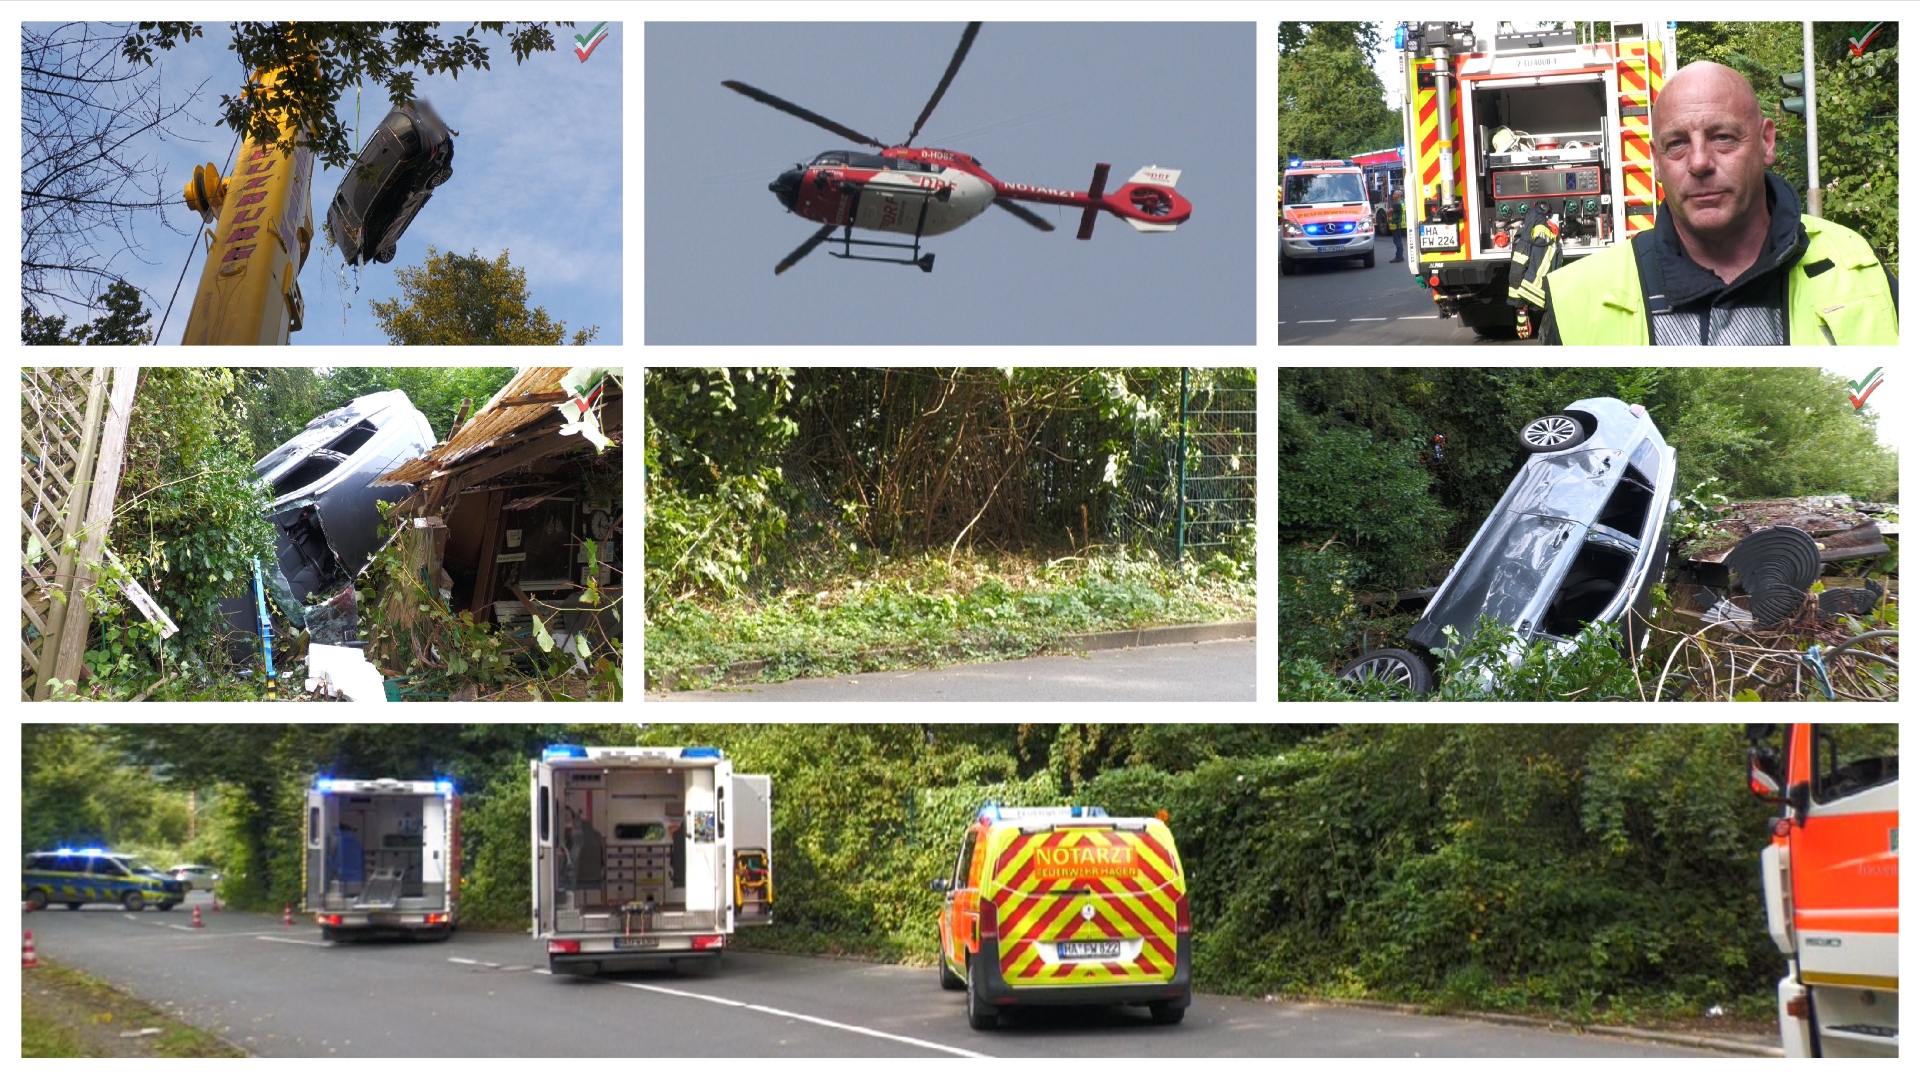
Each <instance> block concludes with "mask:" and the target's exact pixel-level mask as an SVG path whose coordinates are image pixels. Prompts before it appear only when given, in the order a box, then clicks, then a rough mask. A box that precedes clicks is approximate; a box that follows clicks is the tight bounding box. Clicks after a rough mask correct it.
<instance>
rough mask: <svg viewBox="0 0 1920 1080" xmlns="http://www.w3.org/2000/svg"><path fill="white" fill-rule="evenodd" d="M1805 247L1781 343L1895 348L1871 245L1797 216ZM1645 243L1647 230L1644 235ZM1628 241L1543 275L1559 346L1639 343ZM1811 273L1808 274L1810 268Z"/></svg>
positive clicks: (1640, 313)
mask: <svg viewBox="0 0 1920 1080" xmlns="http://www.w3.org/2000/svg"><path fill="white" fill-rule="evenodd" d="M1800 222H1801V225H1802V226H1803V227H1804V228H1805V229H1806V230H1807V250H1806V252H1805V254H1803V255H1801V257H1800V261H1799V262H1797V263H1795V264H1794V265H1793V267H1792V268H1791V269H1789V270H1788V271H1787V289H1786V292H1787V340H1788V342H1790V343H1791V344H1794V345H1898V344H1899V343H1900V314H1899V311H1898V310H1897V309H1896V308H1895V306H1894V300H1893V290H1892V288H1891V287H1890V286H1889V285H1888V282H1887V273H1886V270H1885V269H1884V268H1882V267H1881V265H1880V260H1879V259H1878V258H1876V257H1875V256H1874V254H1873V248H1872V247H1871V246H1870V245H1869V244H1868V243H1867V241H1866V240H1865V239H1864V238H1863V237H1862V236H1861V235H1860V234H1859V233H1856V232H1854V231H1853V230H1852V229H1849V228H1847V227H1846V226H1844V225H1836V224H1834V223H1833V222H1831V221H1825V220H1823V219H1821V218H1817V217H1811V216H1805V215H1803V216H1802V217H1801V218H1800ZM1642 236H1645V237H1647V238H1648V239H1647V241H1643V242H1650V241H1651V238H1652V234H1651V233H1643V234H1642ZM1633 248H1634V245H1633V244H1615V245H1613V246H1612V247H1610V248H1608V249H1607V250H1605V251H1602V252H1599V253H1597V254H1593V255H1589V256H1587V257H1586V258H1584V259H1581V260H1579V261H1578V262H1573V263H1569V264H1567V265H1566V266H1564V267H1562V268H1560V269H1559V270H1555V271H1554V272H1553V273H1552V274H1551V275H1550V276H1549V277H1548V279H1547V290H1548V294H1549V296H1550V298H1551V301H1552V304H1551V307H1552V313H1553V320H1554V325H1555V327H1556V328H1557V332H1558V334H1559V337H1560V342H1561V344H1563V345H1645V344H1648V343H1649V341H1650V340H1651V338H1650V337H1649V334H1648V326H1647V301H1646V296H1645V293H1644V291H1643V290H1642V289H1641V284H1640V267H1639V263H1638V260H1636V259H1635V258H1634V251H1633ZM1810 270H1811V271H1812V272H1811V273H1809V271H1810Z"/></svg>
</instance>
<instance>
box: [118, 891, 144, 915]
mask: <svg viewBox="0 0 1920 1080" xmlns="http://www.w3.org/2000/svg"><path fill="white" fill-rule="evenodd" d="M120 906H121V907H123V908H126V909H127V910H128V911H139V910H140V909H141V908H143V907H146V906H147V899H146V897H144V896H141V895H140V894H139V893H137V892H129V893H125V894H123V895H122V896H121V897H120Z"/></svg>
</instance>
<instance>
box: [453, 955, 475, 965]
mask: <svg viewBox="0 0 1920 1080" xmlns="http://www.w3.org/2000/svg"><path fill="white" fill-rule="evenodd" d="M479 962H480V961H478V960H469V959H467V958H466V957H464V956H449V957H447V963H449V964H478V963H479Z"/></svg>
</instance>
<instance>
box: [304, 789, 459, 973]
mask: <svg viewBox="0 0 1920 1080" xmlns="http://www.w3.org/2000/svg"><path fill="white" fill-rule="evenodd" d="M301 876H302V877H303V878H304V881H303V882H302V886H303V887H302V890H301V891H302V893H303V894H304V895H305V896H306V910H307V912H308V913H309V914H311V915H312V916H313V918H314V921H315V922H316V923H318V924H319V926H320V933H321V936H322V937H325V938H326V939H327V940H329V941H347V940H353V939H356V938H365V937H373V936H378V935H384V934H398V935H406V936H411V937H418V938H428V939H434V940H439V939H444V938H446V937H447V936H448V935H450V934H452V933H453V928H454V923H455V920H456V915H457V906H456V905H457V903H458V900H459V896H458V893H459V888H460V796H459V795H458V794H457V793H456V792H455V791H454V790H453V782H452V781H451V780H341V779H336V778H333V777H328V776H322V777H319V778H317V779H315V780H314V782H313V786H312V787H311V788H310V789H308V791H307V826H306V858H305V860H304V861H303V863H302V868H301Z"/></svg>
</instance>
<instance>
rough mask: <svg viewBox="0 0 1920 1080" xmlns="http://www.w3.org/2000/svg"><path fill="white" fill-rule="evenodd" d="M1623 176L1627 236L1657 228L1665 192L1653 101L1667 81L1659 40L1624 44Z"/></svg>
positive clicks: (1620, 67)
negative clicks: (1656, 153)
mask: <svg viewBox="0 0 1920 1080" xmlns="http://www.w3.org/2000/svg"><path fill="white" fill-rule="evenodd" d="M1620 49H1621V55H1620V60H1619V64H1618V72H1619V79H1620V176H1621V182H1622V185H1623V186H1624V187H1625V189H1626V190H1625V192H1623V195H1624V197H1625V199H1626V215H1627V235H1628V236H1633V235H1634V234H1635V233H1638V232H1641V231H1642V230H1645V229H1651V228H1653V215H1654V209H1655V207H1657V206H1659V204H1660V199H1661V198H1662V196H1663V195H1664V192H1663V191H1662V190H1661V189H1660V184H1659V181H1658V180H1656V179H1655V178H1654V175H1653V134H1652V121H1653V115H1652V113H1653V103H1654V101H1655V99H1657V98H1658V97H1659V96H1660V88H1661V87H1662V86H1663V85H1665V84H1666V75H1665V74H1664V73H1663V72H1662V71H1661V58H1660V43H1659V42H1658V41H1640V40H1629V41H1623V42H1621V43H1620Z"/></svg>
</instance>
